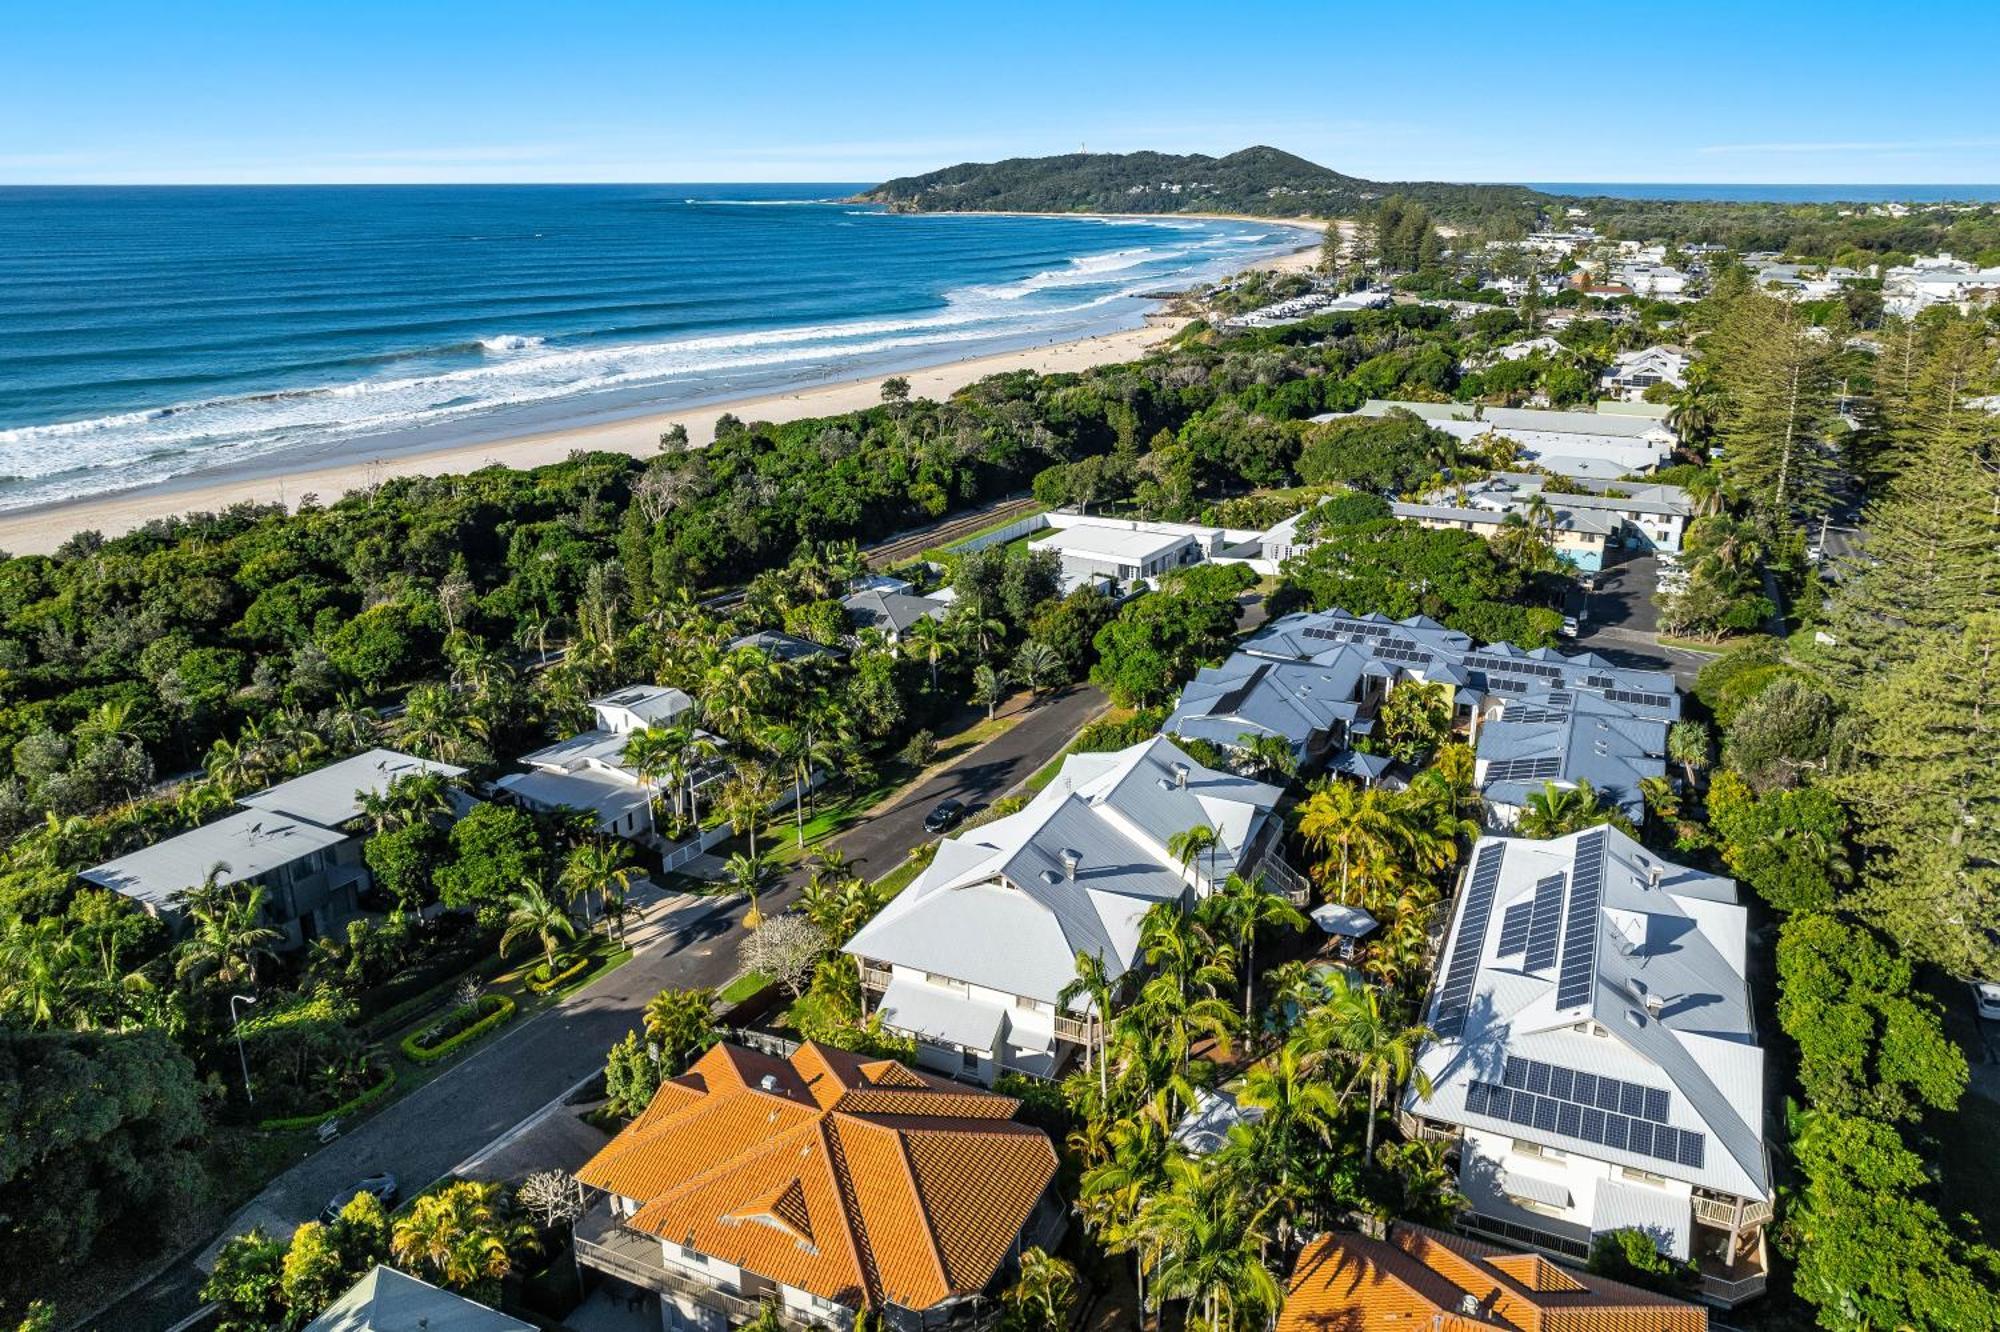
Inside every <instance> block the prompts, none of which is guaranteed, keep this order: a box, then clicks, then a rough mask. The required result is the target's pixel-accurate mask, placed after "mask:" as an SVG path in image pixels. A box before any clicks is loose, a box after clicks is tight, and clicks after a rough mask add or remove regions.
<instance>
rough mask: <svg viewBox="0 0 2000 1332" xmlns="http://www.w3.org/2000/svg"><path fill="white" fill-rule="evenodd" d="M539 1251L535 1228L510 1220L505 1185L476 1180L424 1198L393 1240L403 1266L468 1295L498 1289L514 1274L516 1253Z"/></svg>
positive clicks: (399, 1220) (392, 1247)
mask: <svg viewBox="0 0 2000 1332" xmlns="http://www.w3.org/2000/svg"><path fill="white" fill-rule="evenodd" d="M535 1247H536V1240H535V1228H534V1227H533V1226H532V1225H530V1224H529V1223H528V1222H526V1221H524V1220H519V1219H517V1218H515V1217H513V1216H511V1215H509V1213H508V1209H507V1208H506V1205H505V1201H504V1199H503V1197H502V1195H501V1192H500V1186H499V1185H498V1184H479V1183H474V1182H473V1181H470V1180H461V1181H459V1182H457V1183H453V1184H447V1185H446V1186H445V1187H443V1188H441V1189H439V1190H437V1191H436V1192H434V1193H427V1194H424V1195H423V1196H422V1197H419V1198H418V1199H417V1200H416V1201H415V1202H413V1203H412V1204H411V1205H410V1210H409V1211H408V1212H407V1213H405V1214H404V1215H402V1216H400V1217H398V1218H397V1219H396V1224H395V1227H394V1229H393V1230H392V1231H391V1232H390V1236H389V1251H390V1253H392V1254H394V1255H395V1258H396V1261H397V1262H398V1263H401V1264H402V1265H403V1266H405V1267H416V1268H420V1269H424V1270H427V1271H428V1273H429V1274H430V1275H432V1276H433V1277H435V1278H436V1279H437V1280H438V1282H439V1283H440V1284H441V1285H444V1286H448V1287H450V1288H451V1289H453V1290H460V1291H467V1292H478V1291H482V1290H488V1289H495V1288H497V1284H498V1283H499V1282H500V1281H501V1280H502V1279H503V1278H505V1277H506V1276H507V1274H508V1273H509V1272H511V1271H512V1270H513V1267H514V1260H513V1253H514V1251H516V1250H523V1249H525V1250H532V1249H534V1248H535Z"/></svg>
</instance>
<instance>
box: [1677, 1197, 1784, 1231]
mask: <svg viewBox="0 0 2000 1332" xmlns="http://www.w3.org/2000/svg"><path fill="white" fill-rule="evenodd" d="M1694 1219H1695V1220H1697V1221H1699V1222H1701V1223H1702V1224H1703V1225H1705V1226H1714V1227H1715V1228H1716V1229H1718V1230H1734V1229H1737V1228H1738V1227H1749V1226H1761V1225H1763V1224H1764V1223H1765V1222H1767V1221H1769V1220H1770V1219H1771V1204H1769V1203H1767V1202H1765V1201H1763V1200H1762V1199H1746V1200H1745V1201H1744V1203H1743V1215H1742V1216H1738V1215H1737V1214H1736V1200H1735V1199H1734V1198H1710V1197H1705V1196H1703V1195H1702V1194H1699V1193H1697V1194H1695V1195H1694Z"/></svg>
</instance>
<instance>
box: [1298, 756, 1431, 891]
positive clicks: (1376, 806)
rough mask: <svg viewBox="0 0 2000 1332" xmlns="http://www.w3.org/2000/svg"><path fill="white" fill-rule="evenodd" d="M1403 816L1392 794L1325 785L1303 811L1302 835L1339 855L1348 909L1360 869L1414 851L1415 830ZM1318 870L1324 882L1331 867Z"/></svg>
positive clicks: (1342, 784)
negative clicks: (1411, 830)
mask: <svg viewBox="0 0 2000 1332" xmlns="http://www.w3.org/2000/svg"><path fill="white" fill-rule="evenodd" d="M1402 814H1403V810H1402V809H1401V808H1400V807H1399V802H1398V801H1397V800H1396V799H1395V797H1394V795H1393V794H1392V793H1390V792H1387V791H1384V790H1383V789H1382V788H1380V787H1376V786H1369V787H1358V788H1357V787H1355V786H1351V785H1349V784H1348V783H1346V782H1341V781H1328V782H1323V783H1321V784H1320V786H1319V787H1318V788H1317V789H1316V790H1314V791H1313V793H1312V794H1311V795H1310V796H1308V797H1307V798H1306V802H1305V804H1304V805H1303V806H1301V807H1300V811H1299V835H1300V836H1301V837H1303V838H1305V840H1306V841H1307V842H1309V843H1311V844H1313V845H1315V846H1320V847H1327V848H1331V849H1333V850H1334V851H1335V852H1337V854H1338V859H1337V861H1336V863H1337V865H1338V867H1339V871H1340V876H1339V877H1340V892H1339V897H1340V901H1341V903H1342V904H1343V905H1350V906H1351V905H1352V903H1351V902H1350V901H1349V900H1348V886H1349V883H1350V880H1351V878H1352V874H1353V870H1354V866H1355V865H1356V864H1357V863H1360V862H1368V863H1377V864H1379V863H1383V862H1391V861H1393V860H1394V859H1395V858H1396V856H1397V854H1398V853H1399V852H1400V851H1401V850H1402V849H1403V848H1404V847H1405V846H1407V845H1408V843H1409V829H1408V826H1407V821H1406V820H1405V819H1404V818H1403V817H1402ZM1318 869H1319V874H1320V877H1321V879H1322V880H1324V878H1325V877H1326V867H1325V866H1324V865H1321V866H1319V867H1318Z"/></svg>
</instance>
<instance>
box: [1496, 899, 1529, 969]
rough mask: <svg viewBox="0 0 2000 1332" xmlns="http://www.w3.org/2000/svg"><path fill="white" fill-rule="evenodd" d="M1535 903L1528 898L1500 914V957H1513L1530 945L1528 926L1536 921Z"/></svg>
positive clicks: (1498, 954)
mask: <svg viewBox="0 0 2000 1332" xmlns="http://www.w3.org/2000/svg"><path fill="white" fill-rule="evenodd" d="M1534 917H1535V904H1534V902H1533V901H1532V900H1530V899H1528V898H1523V899H1522V900H1520V901H1519V902H1516V903H1514V905H1512V906H1510V907H1508V908H1507V910H1506V911H1505V912H1503V913H1502V914H1501V916H1500V946H1499V948H1498V949H1497V950H1496V955H1497V956H1499V957H1512V956H1513V955H1514V954H1516V953H1518V952H1520V951H1521V950H1522V949H1524V948H1526V947H1527V946H1528V927H1529V925H1531V924H1532V923H1533V921H1534Z"/></svg>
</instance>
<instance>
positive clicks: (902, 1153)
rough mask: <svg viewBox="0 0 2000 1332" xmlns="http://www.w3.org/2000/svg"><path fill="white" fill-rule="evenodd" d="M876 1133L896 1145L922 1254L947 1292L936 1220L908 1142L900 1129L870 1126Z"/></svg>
mask: <svg viewBox="0 0 2000 1332" xmlns="http://www.w3.org/2000/svg"><path fill="white" fill-rule="evenodd" d="M871 1127H873V1128H875V1129H876V1131H877V1132H880V1133H887V1134H888V1135H889V1136H890V1138H891V1139H893V1140H894V1141H895V1144H896V1159H897V1160H898V1161H901V1162H902V1163H903V1179H904V1181H905V1182H906V1183H907V1184H908V1185H909V1186H910V1197H911V1198H912V1199H914V1200H915V1201H916V1204H917V1215H918V1216H919V1217H921V1218H922V1220H923V1226H922V1229H923V1232H924V1252H925V1253H926V1254H928V1255H930V1259H931V1261H932V1262H934V1263H936V1264H937V1274H938V1288H939V1289H941V1290H944V1291H946V1292H949V1291H950V1290H951V1289H952V1283H951V1270H950V1269H949V1268H947V1267H946V1266H945V1261H944V1250H943V1249H942V1248H940V1247H939V1246H938V1237H937V1218H935V1217H933V1216H932V1215H931V1205H930V1199H929V1198H927V1197H926V1196H925V1194H924V1190H923V1185H922V1184H920V1183H919V1182H918V1180H917V1168H916V1166H915V1165H913V1164H912V1163H911V1161H910V1141H909V1138H908V1137H907V1136H906V1135H905V1134H904V1133H903V1131H902V1130H900V1129H895V1128H890V1127H889V1126H887V1125H871Z"/></svg>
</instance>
